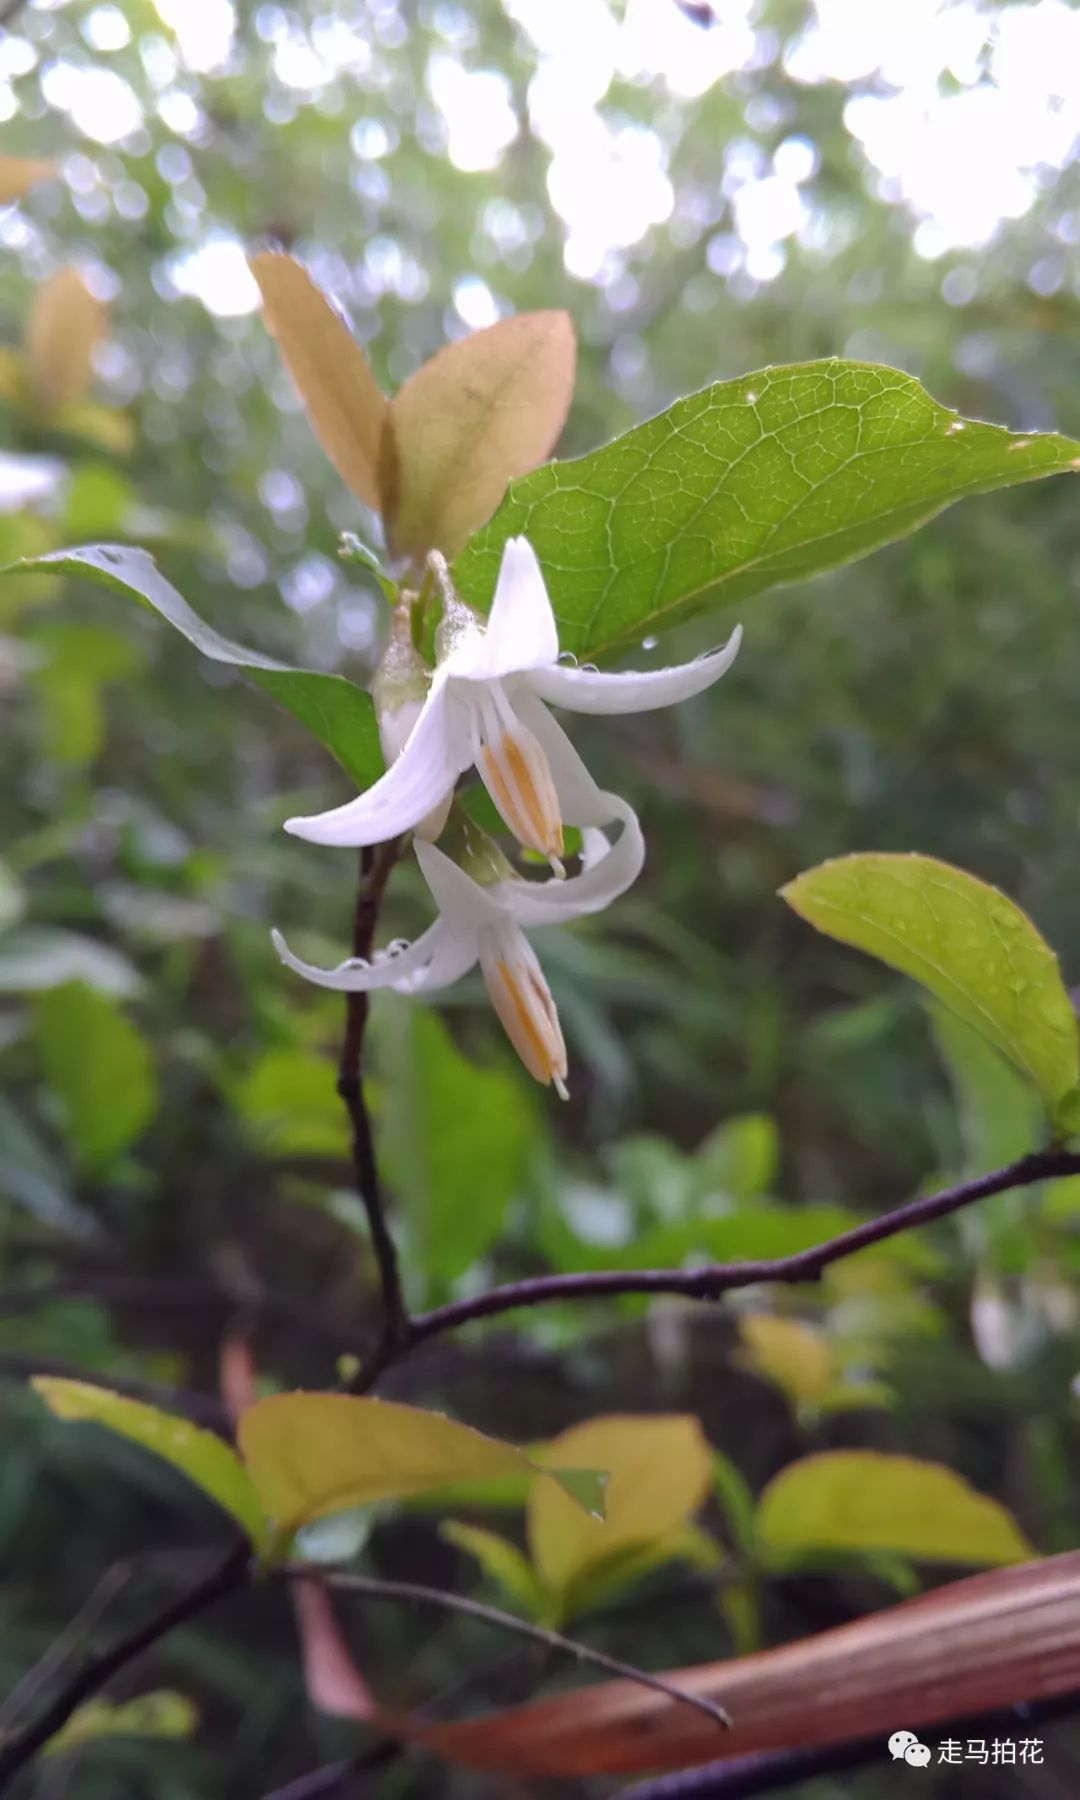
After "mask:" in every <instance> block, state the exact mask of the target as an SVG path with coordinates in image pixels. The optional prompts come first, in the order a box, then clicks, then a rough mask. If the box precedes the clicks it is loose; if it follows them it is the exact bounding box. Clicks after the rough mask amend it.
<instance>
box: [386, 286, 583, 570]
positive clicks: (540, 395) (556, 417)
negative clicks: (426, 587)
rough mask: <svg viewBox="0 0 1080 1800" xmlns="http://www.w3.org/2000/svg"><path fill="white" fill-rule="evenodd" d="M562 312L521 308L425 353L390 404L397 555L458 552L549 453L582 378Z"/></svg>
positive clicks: (389, 516) (390, 511)
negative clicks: (426, 358) (509, 489)
mask: <svg viewBox="0 0 1080 1800" xmlns="http://www.w3.org/2000/svg"><path fill="white" fill-rule="evenodd" d="M574 361H575V347H574V328H573V325H572V324H571V322H570V318H569V315H568V314H567V313H564V312H537V313H520V314H518V316H517V317H516V318H513V319H502V320H500V321H499V323H498V324H497V325H491V326H489V327H488V328H487V330H485V331H475V332H473V334H472V336H471V337H467V338H462V340H461V341H460V343H457V344H448V345H447V346H446V348H445V350H440V351H439V352H438V354H437V355H435V356H433V357H432V358H431V361H430V362H426V363H425V364H424V366H423V368H421V369H418V370H417V371H416V374H415V375H412V376H410V378H409V380H408V381H407V382H406V383H405V385H404V387H403V388H402V389H401V390H400V392H399V393H397V394H395V396H394V398H393V400H392V401H391V403H390V431H389V433H388V434H387V444H386V448H385V452H384V458H383V469H382V484H383V512H384V515H385V518H386V527H387V535H388V537H389V539H390V542H391V545H392V548H393V550H394V553H395V555H397V556H400V557H403V558H405V559H408V560H410V561H413V562H419V561H420V560H421V559H422V558H423V556H424V555H425V554H426V552H427V551H428V550H433V549H434V550H441V551H443V553H444V554H445V555H446V556H454V555H456V554H457V552H458V551H459V550H460V549H461V548H462V546H463V545H464V544H465V542H466V541H467V539H468V538H469V537H470V536H471V534H472V533H473V532H474V531H476V530H477V529H478V528H479V526H481V525H483V524H484V523H485V521H486V520H488V519H489V518H490V517H491V515H492V513H493V512H494V511H495V508H496V507H497V506H498V504H499V501H500V500H501V499H502V497H503V494H504V493H505V491H506V484H507V482H508V481H510V480H511V479H512V478H513V477H514V476H515V475H523V474H525V472H526V471H527V470H528V469H532V468H535V467H536V465H537V463H540V462H543V460H544V458H545V456H547V455H548V453H549V451H550V450H551V449H552V447H553V445H554V443H555V440H556V439H557V437H558V436H559V433H560V431H561V430H562V427H563V422H564V420H565V418H566V414H567V410H568V408H569V405H570V396H571V394H572V392H573V387H574Z"/></svg>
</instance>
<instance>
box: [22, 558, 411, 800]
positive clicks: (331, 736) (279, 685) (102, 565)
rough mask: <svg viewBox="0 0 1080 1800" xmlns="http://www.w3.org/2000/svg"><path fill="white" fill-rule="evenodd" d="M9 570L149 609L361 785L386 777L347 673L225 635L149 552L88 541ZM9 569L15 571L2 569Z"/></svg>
mask: <svg viewBox="0 0 1080 1800" xmlns="http://www.w3.org/2000/svg"><path fill="white" fill-rule="evenodd" d="M12 571H13V572H16V573H21V574H33V573H37V572H39V571H40V572H44V573H47V574H50V575H55V574H61V575H70V576H73V577H77V578H79V579H81V580H83V581H93V582H96V583H97V584H98V585H99V586H101V587H106V588H109V589H110V590H111V591H112V592H113V593H117V594H124V595H126V596H127V597H128V598H129V599H133V600H138V601H141V602H142V603H143V604H144V605H145V606H149V607H152V608H153V610H154V611H155V612H157V613H160V614H161V617H162V618H163V619H166V620H167V621H168V623H169V624H170V625H173V626H175V628H176V630H177V631H179V632H180V633H181V634H182V635H183V636H184V637H186V638H187V640H188V642H189V643H191V644H194V646H195V648H196V649H197V650H200V651H201V652H202V654H203V655H204V656H208V657H210V658H211V660H212V661H214V662H221V663H231V664H232V665H233V666H234V667H235V668H238V669H243V671H244V673H245V675H249V676H250V677H251V679H252V681H254V682H256V683H257V684H258V685H259V687H261V688H264V689H265V690H266V692H267V693H268V694H271V695H272V696H273V698H274V699H275V700H276V701H277V702H278V703H279V705H281V706H283V707H285V709H286V711H288V712H291V713H292V715H293V717H294V718H295V719H298V720H299V721H300V723H301V725H303V726H305V727H306V728H307V730H308V731H310V732H311V734H312V736H313V737H315V738H317V739H318V740H319V742H320V743H321V744H322V745H324V746H325V748H326V749H327V750H329V752H330V754H331V755H332V756H334V757H336V758H337V760H338V762H339V763H340V764H341V766H342V768H343V769H344V770H345V772H346V774H348V775H351V776H352V778H353V780H354V781H355V782H356V783H357V785H358V786H359V787H361V788H367V787H370V785H371V783H372V782H373V781H377V780H378V778H379V776H380V775H381V774H382V772H383V768H384V763H383V757H382V751H381V749H380V747H379V733H378V727H377V726H376V723H375V711H374V708H373V706H372V704H371V697H370V695H368V694H365V693H364V691H363V689H362V688H358V687H356V686H355V685H354V683H353V682H351V681H347V680H346V679H345V677H344V676H343V675H323V674H319V673H317V672H316V671H315V670H311V669H291V668H289V667H288V665H287V664H286V663H280V662H276V661H275V660H274V659H273V657H269V656H263V655H261V653H260V652H259V651H257V650H247V649H245V648H244V646H243V644H236V643H233V642H232V640H231V639H230V638H225V637H222V636H221V634H220V633H219V632H216V631H213V630H212V629H211V627H210V626H209V625H207V624H206V623H205V622H204V621H203V620H202V619H200V618H199V616H198V614H197V613H195V612H193V611H192V609H191V607H190V606H189V605H188V603H187V601H186V600H185V599H184V598H183V596H182V595H181V594H178V593H177V591H176V589H175V588H174V587H172V586H170V584H169V583H168V582H167V581H166V580H165V578H164V576H163V575H162V574H161V573H160V571H159V569H158V567H157V564H156V563H155V561H154V559H153V557H152V556H149V555H148V554H147V552H146V551H145V550H129V549H125V548H123V547H122V546H121V545H118V544H87V545H84V546H83V547H81V548H80V549H76V550H54V551H52V552H51V553H50V554H49V555H47V556H36V557H30V558H24V559H23V560H22V561H21V562H18V563H15V564H13V565H12ZM7 572H10V571H0V573H7Z"/></svg>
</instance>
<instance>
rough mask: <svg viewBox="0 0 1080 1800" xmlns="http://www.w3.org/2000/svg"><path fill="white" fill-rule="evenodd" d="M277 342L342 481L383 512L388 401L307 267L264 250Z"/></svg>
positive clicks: (267, 305)
mask: <svg viewBox="0 0 1080 1800" xmlns="http://www.w3.org/2000/svg"><path fill="white" fill-rule="evenodd" d="M249 262H250V265H251V272H252V274H253V275H254V277H255V280H256V281H257V282H258V284H259V291H260V293H261V294H262V297H263V319H264V320H265V323H266V328H267V330H268V331H269V332H270V334H271V336H272V337H273V338H274V339H275V340H276V342H277V347H278V349H279V350H280V352H281V358H282V361H283V362H284V364H285V367H286V368H287V369H288V371H289V374H290V375H291V377H292V380H293V384H294V386H295V387H296V391H297V393H298V394H299V395H300V398H301V400H302V401H303V403H304V409H305V411H306V413H307V416H308V419H309V420H310V422H311V429H312V430H313V431H314V433H315V436H316V437H317V438H318V440H319V443H320V444H321V445H322V447H323V449H324V450H325V451H326V454H327V456H328V457H329V458H330V461H331V462H332V463H333V465H334V467H335V469H336V470H337V472H338V474H339V475H340V476H341V479H342V481H344V482H345V484H346V486H347V487H350V488H351V489H352V491H353V493H354V494H355V495H356V496H357V497H358V499H360V500H363V502H364V503H365V505H366V506H373V507H375V508H376V509H378V507H379V505H380V503H381V501H380V492H379V477H378V470H379V457H380V450H381V445H382V440H383V432H384V428H385V425H386V420H387V411H388V408H387V400H386V395H385V394H384V393H383V391H382V389H381V388H380V386H379V384H378V382H377V381H376V380H375V377H374V375H373V374H372V372H371V369H370V367H369V365H368V361H367V358H366V357H365V355H364V352H363V351H362V350H361V348H360V346H359V344H358V343H357V342H356V340H355V339H354V338H353V336H352V334H351V332H350V331H349V329H348V326H347V325H346V324H345V322H344V320H343V319H342V318H340V317H339V315H338V314H337V313H336V312H335V311H334V308H333V307H332V306H331V304H330V302H329V300H328V299H327V298H326V295H325V294H324V293H322V291H321V290H320V289H319V288H317V287H316V286H315V283H314V282H313V281H312V279H311V276H310V275H309V274H308V272H307V270H306V269H305V268H302V267H301V265H300V264H299V263H298V262H296V261H295V259H294V258H293V257H291V256H285V255H283V254H282V253H281V252H279V251H276V250H264V251H262V252H261V253H260V254H259V255H258V256H252V257H250V258H249Z"/></svg>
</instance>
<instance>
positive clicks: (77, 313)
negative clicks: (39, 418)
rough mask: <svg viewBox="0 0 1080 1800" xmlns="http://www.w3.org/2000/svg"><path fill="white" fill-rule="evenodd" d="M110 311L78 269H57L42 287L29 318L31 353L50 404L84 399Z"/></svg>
mask: <svg viewBox="0 0 1080 1800" xmlns="http://www.w3.org/2000/svg"><path fill="white" fill-rule="evenodd" d="M106 316H107V315H106V311H105V307H104V306H103V305H102V303H101V301H100V300H99V299H98V298H97V296H96V295H95V294H92V293H91V292H90V289H89V288H88V287H87V285H86V283H85V281H84V280H83V278H82V276H81V275H80V274H79V271H78V270H77V269H70V268H68V269H58V270H57V271H56V274H55V275H51V276H50V277H49V279H48V281H46V282H43V283H42V285H41V287H39V288H38V291H37V293H36V294H35V296H34V303H33V306H32V307H31V308H30V317H29V318H28V320H27V322H26V358H27V363H28V366H29V370H30V380H31V383H32V385H33V388H34V392H35V393H36V394H37V396H38V398H39V400H41V401H42V402H43V404H44V405H45V406H48V407H50V408H51V407H59V406H73V405H74V404H75V402H76V401H78V400H81V399H82V398H83V396H84V394H85V393H86V390H87V389H88V387H89V386H90V381H91V378H92V376H93V372H94V350H95V347H96V346H97V344H98V343H100V341H101V338H102V336H103V335H104V332H105V321H106Z"/></svg>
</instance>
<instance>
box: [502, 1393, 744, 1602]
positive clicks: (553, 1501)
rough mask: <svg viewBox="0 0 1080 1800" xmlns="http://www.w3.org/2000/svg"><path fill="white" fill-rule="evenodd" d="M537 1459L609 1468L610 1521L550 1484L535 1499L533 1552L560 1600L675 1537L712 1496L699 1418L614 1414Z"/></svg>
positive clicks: (574, 1430) (558, 1441)
mask: <svg viewBox="0 0 1080 1800" xmlns="http://www.w3.org/2000/svg"><path fill="white" fill-rule="evenodd" d="M533 1457H534V1460H535V1461H537V1462H541V1463H543V1464H544V1465H545V1466H546V1467H549V1468H551V1467H563V1468H570V1467H575V1466H576V1467H578V1468H594V1469H606V1470H607V1471H608V1480H607V1485H606V1487H605V1489H604V1518H603V1519H602V1520H601V1519H596V1518H590V1517H589V1516H588V1515H587V1514H586V1513H584V1512H582V1510H581V1508H580V1507H577V1506H575V1505H574V1504H573V1503H572V1501H570V1500H569V1499H568V1498H567V1496H566V1494H565V1493H564V1492H563V1491H562V1490H561V1489H559V1488H557V1487H556V1486H555V1485H554V1484H553V1483H552V1482H550V1481H542V1482H537V1484H536V1486H535V1487H534V1488H533V1490H532V1492H531V1494H530V1496H529V1501H528V1514H527V1517H528V1533H529V1548H530V1551H531V1553H532V1559H533V1563H534V1564H535V1567H536V1571H537V1574H538V1575H539V1576H540V1579H541V1580H542V1581H543V1582H544V1583H545V1584H546V1585H547V1587H548V1588H549V1589H550V1590H551V1591H552V1592H553V1593H554V1594H556V1595H563V1596H566V1595H567V1594H568V1593H569V1590H570V1587H571V1584H572V1583H573V1582H575V1581H577V1580H579V1579H580V1578H581V1577H582V1576H583V1575H584V1574H585V1573H586V1572H587V1571H588V1570H590V1569H593V1568H595V1567H597V1566H598V1565H599V1564H601V1563H605V1562H607V1561H608V1560H609V1559H610V1558H612V1557H615V1556H620V1555H622V1554H623V1553H624V1552H625V1551H627V1550H628V1549H631V1548H633V1547H636V1546H639V1545H644V1544H650V1543H653V1542H655V1541H656V1540H658V1539H660V1538H664V1537H667V1536H668V1534H669V1533H671V1532H674V1531H675V1530H677V1529H678V1527H679V1526H681V1525H684V1524H685V1523H686V1521H687V1520H688V1519H689V1517H690V1515H691V1514H692V1513H694V1512H696V1511H697V1509H698V1507H699V1506H700V1505H701V1504H702V1502H703V1500H704V1499H705V1496H706V1494H707V1493H708V1490H709V1484H710V1462H709V1447H708V1445H707V1444H706V1442H705V1439H704V1437H703V1436H702V1432H701V1427H700V1425H699V1424H698V1422H697V1420H696V1419H694V1418H690V1417H689V1416H683V1415H677V1414H671V1415H668V1416H665V1417H658V1418H651V1417H637V1416H634V1415H632V1414H615V1413H613V1414H611V1415H610V1416H609V1417H605V1418H599V1419H589V1420H587V1421H586V1423H585V1424H583V1425H574V1426H572V1427H571V1429H570V1430H569V1431H564V1432H563V1433H562V1434H561V1436H559V1437H557V1438H554V1439H553V1440H552V1441H551V1443H549V1444H546V1445H545V1446H544V1448H543V1449H542V1450H540V1451H534V1452H533Z"/></svg>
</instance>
